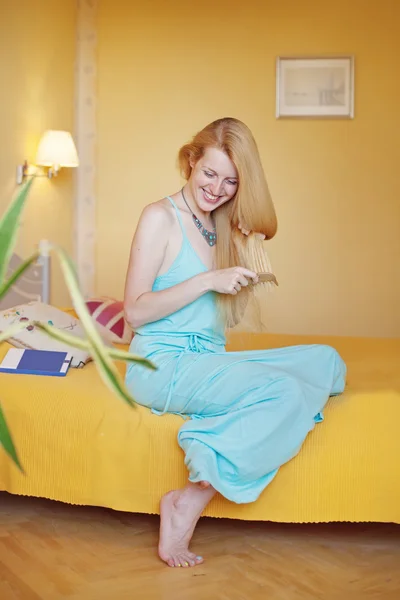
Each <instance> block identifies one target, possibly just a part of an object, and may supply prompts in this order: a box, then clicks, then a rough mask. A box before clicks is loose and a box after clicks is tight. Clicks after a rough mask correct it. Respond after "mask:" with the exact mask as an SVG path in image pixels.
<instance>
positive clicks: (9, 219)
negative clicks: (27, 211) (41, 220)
mask: <svg viewBox="0 0 400 600" xmlns="http://www.w3.org/2000/svg"><path fill="white" fill-rule="evenodd" d="M32 183H33V178H32V179H30V180H28V182H27V183H24V184H23V185H22V186H21V188H20V189H19V191H18V193H17V194H16V196H15V197H14V199H13V200H12V201H11V203H10V205H9V207H8V209H7V210H6V212H5V213H4V215H3V216H2V217H1V219H0V285H2V284H3V282H4V280H5V276H6V273H7V268H8V264H9V262H10V258H11V255H12V253H13V251H14V247H15V243H16V241H17V234H18V227H19V222H20V217H21V214H22V211H23V208H24V205H25V202H26V199H27V197H28V194H29V190H30V188H31V185H32Z"/></svg>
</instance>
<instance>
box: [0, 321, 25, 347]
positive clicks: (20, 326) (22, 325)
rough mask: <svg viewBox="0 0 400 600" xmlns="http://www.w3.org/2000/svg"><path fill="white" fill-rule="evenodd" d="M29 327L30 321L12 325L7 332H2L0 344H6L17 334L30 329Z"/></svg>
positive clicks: (0, 333)
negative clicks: (27, 328)
mask: <svg viewBox="0 0 400 600" xmlns="http://www.w3.org/2000/svg"><path fill="white" fill-rule="evenodd" d="M28 325H29V322H28V321H23V322H21V321H18V323H13V324H12V325H10V327H8V328H7V329H6V330H5V331H0V344H1V343H2V342H5V341H6V340H8V339H9V338H12V337H13V335H14V334H15V333H18V332H19V331H22V330H23V329H25V328H26V327H28Z"/></svg>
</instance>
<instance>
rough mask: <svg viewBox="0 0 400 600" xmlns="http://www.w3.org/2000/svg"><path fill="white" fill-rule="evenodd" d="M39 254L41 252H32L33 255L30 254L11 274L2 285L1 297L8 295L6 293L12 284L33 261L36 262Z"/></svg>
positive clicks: (0, 289)
mask: <svg viewBox="0 0 400 600" xmlns="http://www.w3.org/2000/svg"><path fill="white" fill-rule="evenodd" d="M39 256H40V253H39V252H36V253H35V254H32V256H30V257H29V258H27V259H26V260H25V261H24V262H23V263H22V264H21V265H20V266H19V267H18V269H15V271H14V273H13V274H12V275H11V277H10V278H9V279H8V280H7V281H6V282H5V283H3V285H0V299H1V298H3V296H5V295H6V293H7V292H8V290H9V289H10V288H11V286H12V285H14V283H15V282H16V281H17V280H18V279H19V278H20V277H21V275H22V273H23V272H24V271H26V269H28V268H29V267H30V266H31V264H32V263H34V262H36V261H37V259H38V258H39Z"/></svg>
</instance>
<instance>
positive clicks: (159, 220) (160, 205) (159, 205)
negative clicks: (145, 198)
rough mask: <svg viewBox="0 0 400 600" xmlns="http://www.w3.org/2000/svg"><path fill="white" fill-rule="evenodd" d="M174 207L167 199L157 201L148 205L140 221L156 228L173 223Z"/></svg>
mask: <svg viewBox="0 0 400 600" xmlns="http://www.w3.org/2000/svg"><path fill="white" fill-rule="evenodd" d="M173 216H174V215H173V207H172V205H171V203H170V202H169V200H168V199H167V198H162V199H161V200H156V201H155V202H151V203H150V204H147V205H146V206H145V207H144V209H143V211H142V214H141V217H140V220H141V221H145V222H146V224H150V223H151V224H152V225H153V226H154V227H158V226H160V225H168V224H172V223H173Z"/></svg>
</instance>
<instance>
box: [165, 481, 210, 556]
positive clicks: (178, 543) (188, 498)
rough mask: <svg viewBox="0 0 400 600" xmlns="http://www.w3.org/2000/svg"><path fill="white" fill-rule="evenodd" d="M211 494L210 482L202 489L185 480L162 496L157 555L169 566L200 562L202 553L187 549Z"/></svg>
mask: <svg viewBox="0 0 400 600" xmlns="http://www.w3.org/2000/svg"><path fill="white" fill-rule="evenodd" d="M214 494H215V489H214V488H213V487H212V486H211V485H209V486H208V487H206V488H201V487H199V486H198V485H195V484H193V483H188V484H187V486H186V487H185V488H183V489H182V490H176V491H173V492H169V493H168V494H166V495H165V496H163V498H162V500H161V505H160V516H161V523H160V542H159V545H158V554H159V556H160V558H161V560H163V561H164V562H166V563H167V565H169V566H170V567H194V566H195V565H198V564H200V563H202V562H203V558H202V557H201V556H196V555H195V554H193V552H190V551H189V543H190V540H191V539H192V535H193V532H194V528H195V527H196V523H197V521H198V520H199V518H200V515H201V513H202V512H203V510H204V508H205V507H206V506H207V504H208V503H209V502H210V500H211V498H212V497H213V496H214Z"/></svg>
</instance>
